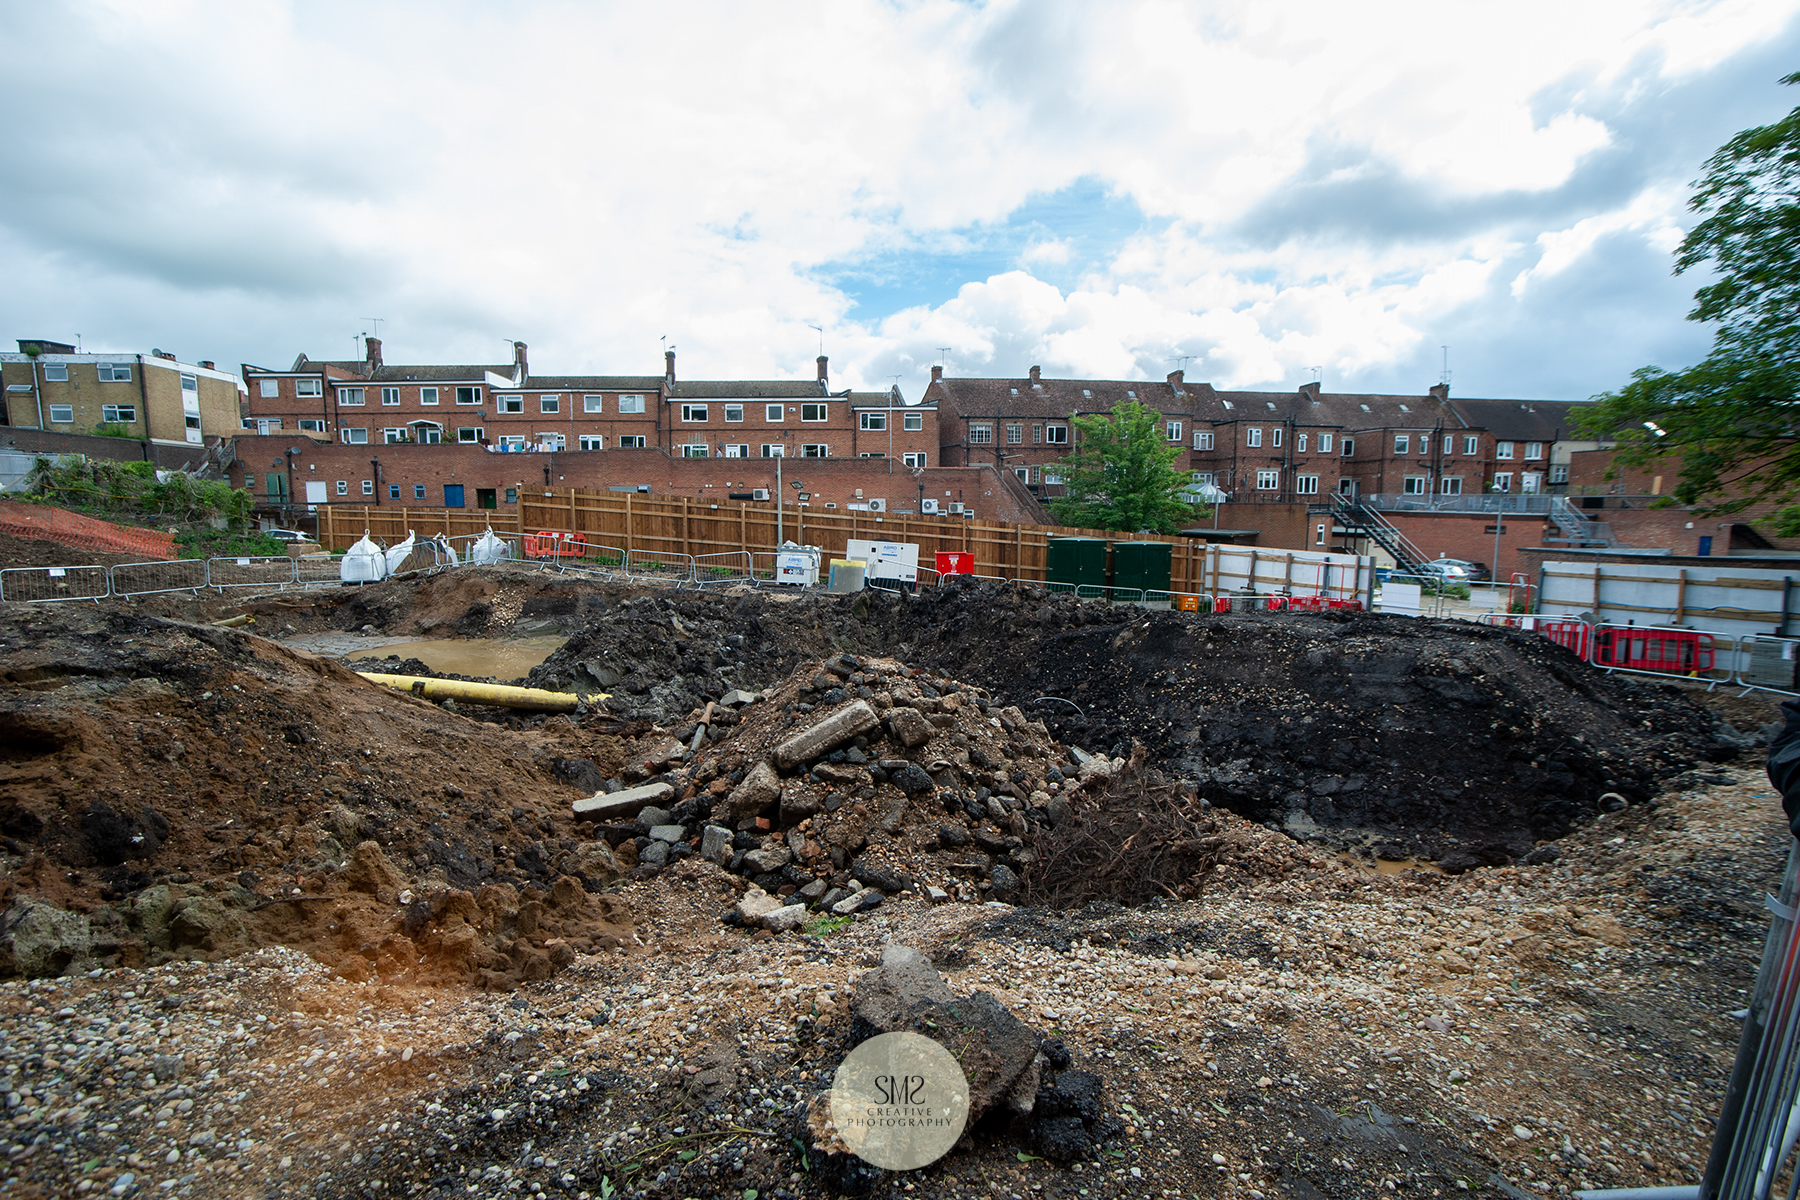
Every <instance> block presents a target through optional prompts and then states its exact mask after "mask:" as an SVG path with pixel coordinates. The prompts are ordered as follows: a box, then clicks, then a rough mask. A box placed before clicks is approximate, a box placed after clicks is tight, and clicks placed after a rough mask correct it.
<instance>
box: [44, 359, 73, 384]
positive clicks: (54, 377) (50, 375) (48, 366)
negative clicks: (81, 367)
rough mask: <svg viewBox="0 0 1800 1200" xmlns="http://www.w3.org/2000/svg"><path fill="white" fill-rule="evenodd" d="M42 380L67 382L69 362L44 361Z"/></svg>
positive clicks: (46, 381)
mask: <svg viewBox="0 0 1800 1200" xmlns="http://www.w3.org/2000/svg"><path fill="white" fill-rule="evenodd" d="M44 382H45V383H67V382H69V364H68V363H45V364H44Z"/></svg>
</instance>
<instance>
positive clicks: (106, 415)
mask: <svg viewBox="0 0 1800 1200" xmlns="http://www.w3.org/2000/svg"><path fill="white" fill-rule="evenodd" d="M100 419H101V420H102V421H105V422H106V423H107V424H109V425H130V424H131V423H132V422H134V421H136V420H137V405H135V404H102V405H101V406H100ZM275 428H277V429H280V428H281V422H280V421H276V422H275ZM259 431H260V427H259Z"/></svg>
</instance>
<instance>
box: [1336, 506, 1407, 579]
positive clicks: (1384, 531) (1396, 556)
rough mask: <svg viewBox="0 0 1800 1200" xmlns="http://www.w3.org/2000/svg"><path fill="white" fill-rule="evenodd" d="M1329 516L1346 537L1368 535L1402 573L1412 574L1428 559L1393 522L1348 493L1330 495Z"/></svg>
mask: <svg viewBox="0 0 1800 1200" xmlns="http://www.w3.org/2000/svg"><path fill="white" fill-rule="evenodd" d="M1331 516H1332V519H1333V520H1334V521H1335V522H1336V523H1337V525H1338V528H1339V529H1341V530H1342V531H1343V532H1344V534H1346V535H1347V536H1349V537H1357V538H1368V539H1369V540H1370V541H1372V542H1374V543H1375V544H1376V545H1377V546H1380V547H1381V548H1382V549H1383V550H1385V551H1387V553H1388V556H1389V557H1391V558H1392V559H1393V560H1394V565H1395V567H1397V568H1398V569H1399V571H1400V572H1401V573H1402V574H1412V573H1414V572H1416V571H1418V569H1419V568H1420V567H1422V566H1424V565H1425V564H1426V563H1427V562H1429V561H1430V558H1429V556H1427V555H1426V553H1425V552H1424V551H1423V550H1421V549H1419V548H1418V547H1417V546H1415V545H1413V544H1412V542H1411V540H1410V539H1408V538H1407V536H1406V535H1405V534H1404V533H1401V532H1400V530H1399V529H1397V528H1395V526H1394V523H1393V522H1392V521H1390V520H1388V519H1387V518H1386V517H1384V516H1382V515H1381V513H1380V512H1379V511H1378V510H1376V509H1375V508H1373V507H1371V506H1370V505H1367V504H1363V503H1362V502H1360V501H1358V500H1355V499H1353V498H1351V497H1349V496H1333V497H1332V500H1331Z"/></svg>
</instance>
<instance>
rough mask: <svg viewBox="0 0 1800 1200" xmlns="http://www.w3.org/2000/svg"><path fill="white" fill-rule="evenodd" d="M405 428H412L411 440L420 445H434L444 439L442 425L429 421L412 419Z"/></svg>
mask: <svg viewBox="0 0 1800 1200" xmlns="http://www.w3.org/2000/svg"><path fill="white" fill-rule="evenodd" d="M407 428H408V429H410V430H412V435H413V441H415V442H417V443H419V445H421V446H435V445H437V444H438V443H439V442H441V441H443V440H444V430H443V427H442V426H441V425H436V424H433V423H432V422H430V421H414V422H413V423H412V424H411V425H408V426H407Z"/></svg>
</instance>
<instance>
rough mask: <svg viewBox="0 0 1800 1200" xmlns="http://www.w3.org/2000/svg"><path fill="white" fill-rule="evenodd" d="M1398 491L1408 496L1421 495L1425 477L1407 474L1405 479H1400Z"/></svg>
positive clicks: (1423, 491) (1423, 490)
mask: <svg viewBox="0 0 1800 1200" xmlns="http://www.w3.org/2000/svg"><path fill="white" fill-rule="evenodd" d="M1400 491H1401V492H1402V493H1403V494H1404V495H1408V496H1423V495H1424V494H1425V477H1424V476H1423V475H1408V476H1407V477H1406V478H1405V479H1403V480H1401V481H1400Z"/></svg>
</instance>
